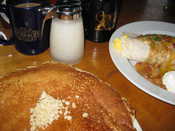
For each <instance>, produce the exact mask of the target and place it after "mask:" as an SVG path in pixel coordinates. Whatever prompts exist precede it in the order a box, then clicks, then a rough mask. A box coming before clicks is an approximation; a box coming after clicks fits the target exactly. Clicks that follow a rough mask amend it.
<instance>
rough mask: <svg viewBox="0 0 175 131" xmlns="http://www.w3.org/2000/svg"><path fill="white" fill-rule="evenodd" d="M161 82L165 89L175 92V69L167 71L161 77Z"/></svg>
mask: <svg viewBox="0 0 175 131" xmlns="http://www.w3.org/2000/svg"><path fill="white" fill-rule="evenodd" d="M162 82H163V84H164V85H165V87H166V88H167V90H169V91H171V92H173V93H175V71H169V72H167V73H165V74H164V75H163V77H162Z"/></svg>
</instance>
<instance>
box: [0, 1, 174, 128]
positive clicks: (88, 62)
mask: <svg viewBox="0 0 175 131" xmlns="http://www.w3.org/2000/svg"><path fill="white" fill-rule="evenodd" d="M164 1H165V2H166V0H164ZM165 4H166V3H165ZM173 15H174V14H173V13H171V12H168V11H164V10H163V4H162V3H161V2H160V0H123V1H122V5H121V11H120V15H119V19H118V26H117V28H118V27H120V26H121V25H124V24H127V23H129V22H133V21H138V20H161V21H167V22H175V17H174V16H173ZM1 30H5V31H7V29H3V28H2V27H1ZM7 32H8V31H7ZM49 60H52V58H51V57H50V53H49V50H47V51H45V52H44V53H42V54H39V55H36V56H26V55H23V54H20V53H19V52H17V51H16V50H15V48H14V46H1V47H0V74H1V75H5V74H7V73H10V72H13V71H16V70H18V69H21V68H24V67H26V66H32V65H37V64H40V63H44V62H47V61H49ZM74 66H75V67H78V68H81V69H83V70H86V71H88V72H91V73H94V74H95V75H97V76H98V77H99V78H100V79H102V80H104V81H106V82H108V83H110V84H111V85H112V87H113V88H116V89H117V90H118V92H119V93H120V94H121V95H122V96H124V97H126V98H127V99H128V101H129V103H130V104H131V105H132V107H133V108H134V109H135V110H136V117H137V119H138V121H139V123H140V125H141V127H142V128H143V130H144V131H175V106H172V105H170V104H167V103H164V102H162V101H160V100H158V99H155V98H154V97H152V96H150V95H148V94H146V93H144V92H143V91H141V90H140V89H138V88H137V87H135V86H134V85H133V84H132V83H131V82H129V81H128V80H127V79H126V78H125V77H124V76H123V75H122V74H121V73H120V72H119V71H118V70H117V68H116V67H115V66H114V64H113V62H112V60H111V57H110V55H109V51H108V42H105V43H101V44H99V43H94V42H91V41H88V40H86V41H85V56H84V58H83V59H82V61H81V62H80V63H79V64H77V65H74Z"/></svg>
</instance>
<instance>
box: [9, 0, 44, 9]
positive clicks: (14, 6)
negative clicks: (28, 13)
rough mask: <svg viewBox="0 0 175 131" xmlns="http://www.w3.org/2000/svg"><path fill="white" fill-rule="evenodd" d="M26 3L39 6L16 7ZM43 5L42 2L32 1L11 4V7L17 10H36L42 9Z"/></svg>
mask: <svg viewBox="0 0 175 131" xmlns="http://www.w3.org/2000/svg"><path fill="white" fill-rule="evenodd" d="M25 3H37V4H39V5H36V6H33V7H32V6H31V7H16V6H17V5H18V4H25ZM41 5H42V4H41V2H33V1H31V2H18V3H15V4H14V5H11V4H9V6H11V7H13V8H15V9H24V10H27V9H35V8H38V7H41Z"/></svg>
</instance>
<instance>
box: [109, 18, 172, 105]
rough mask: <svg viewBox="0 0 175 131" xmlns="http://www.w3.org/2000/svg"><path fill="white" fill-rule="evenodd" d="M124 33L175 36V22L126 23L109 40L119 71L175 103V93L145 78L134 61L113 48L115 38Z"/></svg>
mask: <svg viewBox="0 0 175 131" xmlns="http://www.w3.org/2000/svg"><path fill="white" fill-rule="evenodd" d="M122 33H134V34H137V35H140V34H167V35H171V36H175V24H171V23H166V22H159V21H139V22H133V23H129V24H126V25H124V26H122V27H120V28H119V29H117V30H116V31H115V32H114V33H113V34H112V36H111V38H110V41H109V52H110V55H111V58H112V60H113V62H114V64H115V66H116V67H117V68H118V69H119V71H120V72H121V73H122V74H123V75H124V76H125V77H126V78H127V79H128V80H129V81H131V82H132V83H133V84H134V85H135V86H136V87H138V88H139V89H141V90H143V91H144V92H146V93H148V94H149V95H151V96H153V97H155V98H157V99H160V100H162V101H164V102H167V103H169V104H172V105H175V94H173V93H171V92H169V91H166V90H164V89H162V88H160V87H158V86H156V85H155V84H153V83H151V82H149V81H148V80H146V79H145V78H143V77H142V76H141V75H140V74H139V73H138V72H136V70H135V68H134V65H133V63H134V62H133V61H129V60H128V59H126V58H124V57H121V56H120V55H119V54H118V53H117V52H116V51H115V50H114V48H113V40H114V39H115V38H116V37H119V36H121V35H122Z"/></svg>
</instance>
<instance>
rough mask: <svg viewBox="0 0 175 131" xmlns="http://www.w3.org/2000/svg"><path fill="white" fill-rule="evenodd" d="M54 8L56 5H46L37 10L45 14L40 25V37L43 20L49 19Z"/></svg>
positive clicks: (42, 29)
mask: <svg viewBox="0 0 175 131" xmlns="http://www.w3.org/2000/svg"><path fill="white" fill-rule="evenodd" d="M55 8H56V6H54V5H51V6H47V7H42V8H40V9H39V10H38V11H40V12H42V14H43V15H45V17H44V20H43V23H42V26H41V37H40V38H43V31H44V25H45V22H46V20H48V19H51V18H52V17H53V14H54V9H55Z"/></svg>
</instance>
